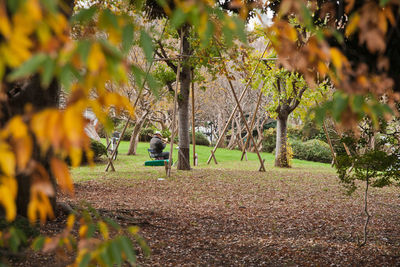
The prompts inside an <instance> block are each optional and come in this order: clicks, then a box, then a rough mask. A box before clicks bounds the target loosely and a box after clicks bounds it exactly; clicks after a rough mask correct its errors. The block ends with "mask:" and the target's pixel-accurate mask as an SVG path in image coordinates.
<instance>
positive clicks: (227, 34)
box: [222, 25, 233, 47]
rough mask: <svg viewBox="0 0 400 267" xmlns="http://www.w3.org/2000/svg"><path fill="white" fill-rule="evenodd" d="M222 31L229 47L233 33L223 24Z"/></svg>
mask: <svg viewBox="0 0 400 267" xmlns="http://www.w3.org/2000/svg"><path fill="white" fill-rule="evenodd" d="M222 33H223V34H224V40H225V43H226V45H227V46H228V47H231V46H232V44H233V42H232V41H233V34H232V31H231V30H230V29H229V27H228V26H227V25H224V27H223V28H222Z"/></svg>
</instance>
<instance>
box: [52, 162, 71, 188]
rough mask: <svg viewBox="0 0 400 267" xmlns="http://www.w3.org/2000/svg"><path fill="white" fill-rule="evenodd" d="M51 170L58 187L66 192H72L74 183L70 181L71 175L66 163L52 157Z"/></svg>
mask: <svg viewBox="0 0 400 267" xmlns="http://www.w3.org/2000/svg"><path fill="white" fill-rule="evenodd" d="M50 167H51V172H52V173H53V174H54V176H55V177H56V179H57V183H58V184H59V186H60V188H61V189H62V190H64V191H66V192H69V193H71V195H73V193H74V185H73V181H72V177H71V175H70V173H69V170H68V167H67V164H65V162H63V161H62V160H60V159H58V158H54V157H53V158H52V159H51V160H50Z"/></svg>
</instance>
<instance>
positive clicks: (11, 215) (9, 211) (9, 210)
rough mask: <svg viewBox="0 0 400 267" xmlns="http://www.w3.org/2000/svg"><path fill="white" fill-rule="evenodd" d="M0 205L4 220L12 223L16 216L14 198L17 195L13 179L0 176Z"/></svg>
mask: <svg viewBox="0 0 400 267" xmlns="http://www.w3.org/2000/svg"><path fill="white" fill-rule="evenodd" d="M0 179H1V183H2V184H1V185H0V203H1V204H2V206H3V207H4V210H5V212H6V219H7V220H8V221H12V220H14V219H15V216H16V215H17V207H16V204H15V197H16V194H17V187H18V185H17V181H15V178H13V177H6V176H1V177H0Z"/></svg>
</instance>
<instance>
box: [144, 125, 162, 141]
mask: <svg viewBox="0 0 400 267" xmlns="http://www.w3.org/2000/svg"><path fill="white" fill-rule="evenodd" d="M154 132H155V131H154V129H153V128H142V129H141V130H140V133H139V141H141V142H150V139H151V137H152V136H153V134H154ZM163 136H164V134H163Z"/></svg>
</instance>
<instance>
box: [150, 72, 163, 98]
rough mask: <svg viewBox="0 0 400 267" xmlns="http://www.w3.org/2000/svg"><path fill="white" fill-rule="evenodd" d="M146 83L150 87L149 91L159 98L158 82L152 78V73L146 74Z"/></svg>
mask: <svg viewBox="0 0 400 267" xmlns="http://www.w3.org/2000/svg"><path fill="white" fill-rule="evenodd" d="M147 84H148V85H149V87H150V90H151V92H152V93H153V95H154V96H155V97H156V99H159V97H160V94H159V89H160V84H159V83H158V82H157V80H156V79H154V77H153V75H150V74H149V75H148V76H147Z"/></svg>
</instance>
